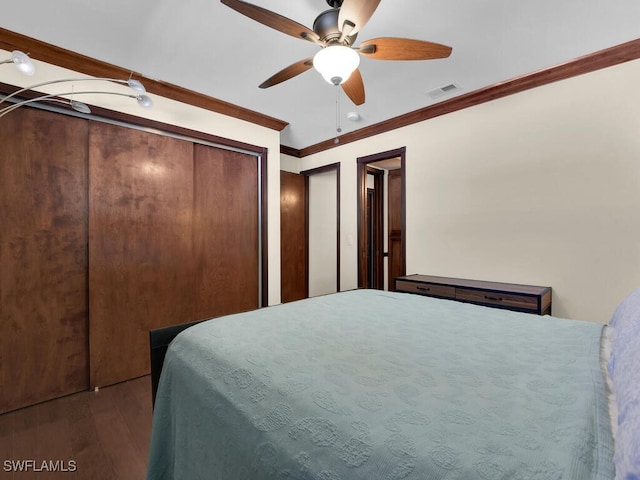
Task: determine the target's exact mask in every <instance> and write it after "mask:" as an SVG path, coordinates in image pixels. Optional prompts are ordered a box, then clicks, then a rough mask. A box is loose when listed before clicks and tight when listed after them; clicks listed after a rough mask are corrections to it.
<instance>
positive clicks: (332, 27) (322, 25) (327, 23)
mask: <svg viewBox="0 0 640 480" xmlns="http://www.w3.org/2000/svg"><path fill="white" fill-rule="evenodd" d="M327 1H330V0H327ZM340 3H342V2H340ZM339 13H340V9H338V8H332V9H330V10H326V11H324V12H322V13H321V14H320V15H318V17H317V18H316V19H315V20H314V22H313V31H314V32H316V33H317V34H318V36H319V37H320V39H321V40H322V41H324V42H326V43H328V44H331V43H336V42H337V41H338V40H339V39H340V35H341V32H340V29H339V28H338V15H339ZM357 36H358V34H357V33H356V34H355V35H351V36H348V37H345V39H344V45H349V46H350V45H353V43H354V42H355V40H356V37H357Z"/></svg>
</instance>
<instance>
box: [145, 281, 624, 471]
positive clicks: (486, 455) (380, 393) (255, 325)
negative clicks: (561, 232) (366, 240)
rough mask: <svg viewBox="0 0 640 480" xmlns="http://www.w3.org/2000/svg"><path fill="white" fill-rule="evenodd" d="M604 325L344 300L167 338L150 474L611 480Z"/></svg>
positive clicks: (373, 299) (399, 301)
mask: <svg viewBox="0 0 640 480" xmlns="http://www.w3.org/2000/svg"><path fill="white" fill-rule="evenodd" d="M601 329H602V326H601V325H597V324H593V323H588V322H580V321H571V320H563V319H558V318H554V317H549V316H547V317H539V316H533V315H528V314H521V313H514V312H509V311H505V310H499V309H492V308H486V307H478V306H474V305H468V304H462V303H458V302H453V301H448V300H438V299H431V298H425V297H420V296H417V295H410V294H401V293H390V292H382V291H374V290H355V291H349V292H343V293H339V294H334V295H328V296H324V297H317V298H312V299H308V300H303V301H299V302H294V303H289V304H285V305H279V306H274V307H269V308H265V309H261V310H257V311H253V312H248V313H243V314H238V315H231V316H227V317H223V318H219V319H215V320H211V321H208V322H203V323H201V324H198V325H196V326H194V327H192V328H190V329H188V330H186V331H184V332H183V333H181V334H180V335H179V336H178V337H177V338H176V339H175V340H174V341H173V343H172V345H171V347H170V349H169V351H168V353H167V357H166V359H165V365H164V369H163V373H162V378H161V381H160V386H159V390H158V396H157V397H156V405H155V412H154V420H153V434H152V442H151V451H150V458H149V469H148V475H147V478H148V479H149V480H152V479H153V480H161V479H220V480H236V479H237V480H244V479H247V480H249V479H251V480H259V479H270V480H272V479H274V480H289V479H291V480H298V479H317V480H355V479H363V480H365V479H366V480H379V479H380V480H382V479H384V480H399V479H421V480H424V479H431V480H438V479H448V480H479V479H487V480H500V479H517V480H560V479H566V480H569V479H575V480H589V479H594V480H595V479H599V480H604V479H612V478H614V472H613V463H612V456H613V447H612V438H611V429H610V424H609V419H608V414H607V407H606V399H605V388H604V385H603V379H602V375H601V370H600V365H599V340H600V332H601Z"/></svg>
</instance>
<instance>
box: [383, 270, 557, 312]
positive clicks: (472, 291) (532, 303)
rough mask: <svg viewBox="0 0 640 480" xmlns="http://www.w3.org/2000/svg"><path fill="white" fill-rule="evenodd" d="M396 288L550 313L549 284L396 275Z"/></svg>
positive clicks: (400, 290)
mask: <svg viewBox="0 0 640 480" xmlns="http://www.w3.org/2000/svg"><path fill="white" fill-rule="evenodd" d="M395 289H396V291H398V292H406V293H417V294H418V295H425V296H427V297H438V298H447V299H450V300H458V301H460V302H466V303H474V304H476V305H484V306H487V307H496V308H504V309H507V310H514V311H516V312H526V313H535V314H537V315H551V287H538V286H534V285H517V284H513V283H499V282H485V281H481V280H465V279H461V278H449V277H434V276H432V275H407V276H404V277H396V279H395Z"/></svg>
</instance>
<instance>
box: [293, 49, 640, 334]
mask: <svg viewBox="0 0 640 480" xmlns="http://www.w3.org/2000/svg"><path fill="white" fill-rule="evenodd" d="M638 85H640V61H635V62H630V63H626V64H623V65H619V66H616V67H611V68H608V69H604V70H600V71H598V72H595V73H591V74H587V75H582V76H579V77H575V78H572V79H569V80H565V81H562V82H557V83H554V84H551V85H547V86H544V87H539V88H537V89H533V90H529V91H527V92H523V93H520V94H516V95H512V96H510V97H506V98H503V99H499V100H495V101H492V102H489V103H485V104H482V105H478V106H476V107H473V108H469V109H466V110H463V111H459V112H455V113H452V114H449V115H445V116H442V117H438V118H435V119H432V120H428V121H425V122H422V123H419V124H416V125H412V126H409V127H405V128H401V129H398V130H396V131H393V132H389V133H385V134H382V135H378V136H376V137H373V138H370V139H367V140H363V141H359V142H354V143H352V144H347V145H345V146H343V147H339V148H336V149H333V150H330V151H327V152H322V153H319V154H316V155H313V156H310V157H305V158H303V159H302V160H301V168H302V169H306V168H312V167H316V166H319V165H323V164H327V163H332V162H335V161H337V160H339V161H341V162H342V166H341V180H342V190H341V199H342V207H341V208H342V209H341V220H342V225H341V234H342V237H343V240H342V245H341V258H342V266H341V269H342V280H341V286H342V288H343V289H349V288H354V287H355V286H356V285H357V270H356V267H357V257H356V246H355V244H353V245H349V242H348V241H347V239H348V236H350V235H351V236H353V237H355V236H356V234H357V232H356V158H357V157H360V156H365V155H369V154H373V153H377V152H381V151H386V150H390V149H393V148H398V147H402V146H406V147H407V164H406V169H407V271H408V273H424V274H434V275H447V276H458V277H465V278H478V279H486V280H496V281H505V282H515V283H529V284H537V285H550V286H552V287H553V313H554V315H556V316H561V317H568V318H576V319H584V320H589V321H595V322H606V321H608V319H609V318H610V316H611V314H612V312H613V309H614V308H615V306H616V305H617V303H618V302H619V301H620V300H621V299H622V297H623V296H624V295H626V294H627V293H628V292H629V291H631V290H632V289H634V288H637V287H640V88H638Z"/></svg>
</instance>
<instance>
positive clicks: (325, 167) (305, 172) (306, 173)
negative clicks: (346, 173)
mask: <svg viewBox="0 0 640 480" xmlns="http://www.w3.org/2000/svg"><path fill="white" fill-rule="evenodd" d="M334 170H335V172H336V205H337V208H336V232H337V233H336V257H337V258H336V262H337V265H336V267H337V268H336V272H337V274H336V291H338V292H339V291H340V162H336V163H331V164H329V165H323V166H322V167H317V168H311V169H309V170H303V171H302V172H300V174H301V175H304V176H305V191H306V197H307V198H306V200H305V206H306V210H307V211H306V225H305V231H306V237H307V239H308V238H309V177H310V176H311V175H316V174H318V173H326V172H331V171H334ZM365 186H366V185H365ZM365 194H366V192H365ZM310 255H311V252H310V253H309V255H307V272H309V256H310ZM308 295H309V292H308V291H307V296H308Z"/></svg>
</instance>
